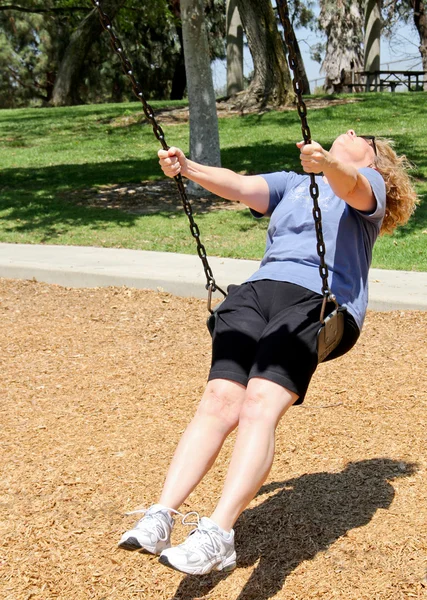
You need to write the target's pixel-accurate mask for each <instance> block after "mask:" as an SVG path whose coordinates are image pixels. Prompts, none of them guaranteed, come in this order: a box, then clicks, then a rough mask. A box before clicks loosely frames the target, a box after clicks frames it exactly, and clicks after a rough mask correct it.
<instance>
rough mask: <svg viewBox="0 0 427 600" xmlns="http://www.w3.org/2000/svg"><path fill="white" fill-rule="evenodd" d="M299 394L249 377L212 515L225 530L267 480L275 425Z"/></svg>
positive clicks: (264, 380) (271, 461)
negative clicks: (229, 459)
mask: <svg viewBox="0 0 427 600" xmlns="http://www.w3.org/2000/svg"><path fill="white" fill-rule="evenodd" d="M297 398H298V396H297V395H296V394H294V393H293V392H290V391H289V390H287V389H285V388H283V387H281V386H280V385H278V384H276V383H273V382H271V381H268V380H266V379H261V378H253V379H251V380H250V381H249V384H248V388H247V391H246V396H245V401H244V403H243V404H242V409H241V413H240V418H239V430H238V434H237V439H236V444H235V446H234V450H233V455H232V457H231V462H230V466H229V469H228V472H227V476H226V479H225V483H224V489H223V492H222V495H221V498H220V500H219V502H218V505H217V507H216V508H215V511H214V513H213V514H212V516H211V519H212V520H213V521H214V522H215V523H217V524H218V525H219V526H220V527H222V528H223V529H225V530H226V531H230V530H231V529H232V528H233V526H234V523H235V522H236V520H237V518H238V517H239V515H240V513H241V512H243V510H245V508H246V507H247V505H248V504H249V502H250V501H251V500H252V499H253V498H254V497H255V495H256V493H257V492H258V490H259V489H260V487H261V486H262V484H263V483H264V481H265V480H266V478H267V476H268V473H269V472H270V469H271V465H272V463H273V457H274V438H275V430H276V427H277V425H278V423H279V421H280V418H281V417H282V416H283V415H284V414H285V412H286V411H287V409H288V408H289V407H290V406H292V404H294V402H295V401H296V400H297Z"/></svg>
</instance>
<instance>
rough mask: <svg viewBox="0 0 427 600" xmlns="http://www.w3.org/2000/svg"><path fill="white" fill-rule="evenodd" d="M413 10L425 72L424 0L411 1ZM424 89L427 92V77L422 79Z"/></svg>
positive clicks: (426, 23)
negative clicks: (423, 80)
mask: <svg viewBox="0 0 427 600" xmlns="http://www.w3.org/2000/svg"><path fill="white" fill-rule="evenodd" d="M411 6H412V8H413V10H414V23H415V27H416V28H417V31H418V35H419V36H420V46H419V48H420V54H421V60H422V63H423V71H427V6H426V2H425V0H411ZM424 79H425V83H424V89H425V90H427V76H426V77H425V78H424Z"/></svg>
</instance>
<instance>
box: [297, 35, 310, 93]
mask: <svg viewBox="0 0 427 600" xmlns="http://www.w3.org/2000/svg"><path fill="white" fill-rule="evenodd" d="M295 45H296V48H295V52H296V55H297V61H298V69H299V72H300V73H299V75H300V78H301V83H302V93H303V94H310V82H309V81H308V77H307V73H306V70H305V65H304V60H303V58H302V54H301V48H300V47H299V44H298V40H297V38H296V37H295Z"/></svg>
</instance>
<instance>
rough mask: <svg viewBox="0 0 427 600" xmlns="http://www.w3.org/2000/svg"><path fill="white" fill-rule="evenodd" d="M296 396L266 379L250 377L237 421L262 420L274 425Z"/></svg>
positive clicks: (241, 422) (258, 421) (294, 400)
mask: <svg viewBox="0 0 427 600" xmlns="http://www.w3.org/2000/svg"><path fill="white" fill-rule="evenodd" d="M297 399H298V396H297V395H296V394H294V393H293V392H291V391H290V390H287V389H286V388H284V387H282V386H280V385H278V384H276V383H274V382H272V381H269V380H267V379H261V378H254V379H251V380H250V382H249V385H248V387H247V390H246V394H245V400H244V402H243V403H242V407H241V410H240V415H239V423H240V424H243V423H244V422H246V423H248V422H249V423H250V422H257V423H260V422H264V423H265V424H266V425H271V426H273V427H276V425H277V423H278V422H279V421H280V418H281V417H282V416H283V415H284V413H285V412H286V411H287V409H288V408H289V407H290V406H292V404H294V403H295V402H296V400H297Z"/></svg>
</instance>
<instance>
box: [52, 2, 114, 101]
mask: <svg viewBox="0 0 427 600" xmlns="http://www.w3.org/2000/svg"><path fill="white" fill-rule="evenodd" d="M124 1H125V0H103V2H102V9H103V10H104V11H105V13H106V14H108V16H109V17H110V18H111V19H113V18H114V17H115V15H116V14H117V12H118V11H119V10H120V8H121V6H122V5H123V4H124ZM101 32H102V26H101V23H100V20H99V17H98V12H97V10H96V9H93V10H92V11H91V12H90V13H89V14H88V15H87V16H86V17H85V18H84V19H83V20H82V22H81V23H80V25H79V26H78V27H77V29H76V30H75V31H74V32H73V33H72V35H71V38H70V42H69V44H68V46H67V49H66V50H65V53H64V56H63V58H62V60H61V64H60V65H59V69H58V73H57V76H56V79H55V85H54V88H53V94H52V101H51V103H52V104H53V105H54V106H70V105H73V104H80V103H81V100H80V97H79V84H80V75H81V72H82V69H83V65H84V62H85V60H86V57H87V54H88V52H89V50H90V48H91V46H92V44H93V43H94V41H95V40H96V39H98V37H99V36H100V35H101Z"/></svg>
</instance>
